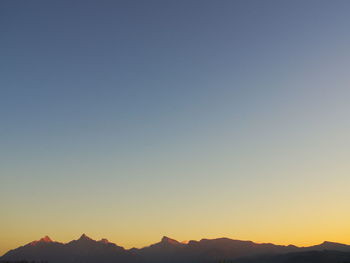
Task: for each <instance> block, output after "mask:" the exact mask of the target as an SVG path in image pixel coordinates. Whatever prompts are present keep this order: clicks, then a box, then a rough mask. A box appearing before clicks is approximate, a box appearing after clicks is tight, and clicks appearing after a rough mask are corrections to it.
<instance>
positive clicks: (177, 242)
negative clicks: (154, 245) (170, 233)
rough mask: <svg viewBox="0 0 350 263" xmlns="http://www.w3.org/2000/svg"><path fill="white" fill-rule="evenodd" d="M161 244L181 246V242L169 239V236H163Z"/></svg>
mask: <svg viewBox="0 0 350 263" xmlns="http://www.w3.org/2000/svg"><path fill="white" fill-rule="evenodd" d="M160 243H162V244H180V242H179V241H177V240H175V239H172V238H170V237H167V236H163V237H162V240H161V241H160Z"/></svg>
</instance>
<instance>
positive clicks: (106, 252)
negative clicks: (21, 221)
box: [0, 234, 350, 263]
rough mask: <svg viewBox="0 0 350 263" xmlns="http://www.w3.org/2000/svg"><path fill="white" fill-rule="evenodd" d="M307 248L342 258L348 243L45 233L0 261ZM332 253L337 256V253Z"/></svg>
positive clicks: (168, 258)
mask: <svg viewBox="0 0 350 263" xmlns="http://www.w3.org/2000/svg"><path fill="white" fill-rule="evenodd" d="M310 251H313V252H315V253H316V252H320V253H318V254H312V256H313V257H316V258H317V257H320V256H321V257H322V255H323V254H325V253H324V251H337V252H339V253H340V252H341V253H344V255H343V254H341V255H342V258H346V257H347V255H348V254H349V255H350V246H348V245H344V244H340V243H333V242H328V241H326V242H324V243H322V244H319V245H315V246H310V247H296V246H293V245H289V246H280V245H274V244H270V243H263V244H258V243H254V242H252V241H241V240H233V239H229V238H217V239H201V240H200V241H195V240H191V241H189V242H188V243H181V242H178V241H177V240H175V239H171V238H169V237H166V236H164V237H163V238H162V239H161V240H160V241H159V242H158V243H155V244H151V245H150V246H146V247H144V248H139V249H137V248H133V249H128V250H127V249H124V248H123V247H121V246H118V245H116V244H114V243H111V242H109V241H108V240H107V239H101V240H98V241H97V240H94V239H92V238H90V237H88V236H87V235H85V234H83V235H81V236H80V238H79V239H77V240H72V241H70V242H68V243H65V244H64V243H60V242H56V241H53V240H52V239H51V238H49V237H48V236H45V237H43V238H41V239H39V240H37V241H33V242H30V243H28V244H26V245H24V246H21V247H19V248H16V249H13V250H10V251H9V252H7V253H6V254H5V255H3V256H2V257H1V258H0V260H2V261H5V260H7V261H20V260H27V261H47V262H49V263H62V262H64V263H112V262H113V263H118V262H122V263H196V262H198V263H199V262H201V263H202V262H220V260H229V261H231V262H243V263H244V262H249V263H250V262H252V263H255V262H264V261H263V260H270V261H271V262H273V263H274V262H279V261H278V260H281V262H284V261H283V260H287V259H288V260H289V259H290V258H293V257H294V256H295V255H305V256H306V255H309V254H305V253H309V252H310ZM322 253H323V254H322ZM333 254H334V253H333ZM333 254H332V255H333ZM293 255H294V256H293ZM327 255H328V254H327ZM325 256H326V254H325ZM333 256H339V257H340V254H334V255H333ZM349 258H350V257H349ZM254 260H255V261H254ZM259 260H260V261H259ZM266 262H269V261H266ZM286 262H288V261H286ZM320 262H323V261H320Z"/></svg>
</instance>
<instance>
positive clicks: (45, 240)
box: [39, 236, 53, 243]
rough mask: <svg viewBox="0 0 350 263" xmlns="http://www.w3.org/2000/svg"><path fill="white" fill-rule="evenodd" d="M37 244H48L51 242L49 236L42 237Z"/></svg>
mask: <svg viewBox="0 0 350 263" xmlns="http://www.w3.org/2000/svg"><path fill="white" fill-rule="evenodd" d="M39 242H46V243H49V242H53V241H52V239H51V238H50V237H49V236H44V237H42V238H40V240H39Z"/></svg>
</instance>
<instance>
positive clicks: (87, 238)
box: [78, 233, 94, 241]
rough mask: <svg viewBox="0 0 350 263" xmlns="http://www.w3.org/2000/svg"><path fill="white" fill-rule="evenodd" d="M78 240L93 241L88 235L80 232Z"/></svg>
mask: <svg viewBox="0 0 350 263" xmlns="http://www.w3.org/2000/svg"><path fill="white" fill-rule="evenodd" d="M78 240H89V241H94V240H93V239H92V238H90V237H88V236H87V235H85V233H84V234H82V235H81V236H80V238H79V239H78Z"/></svg>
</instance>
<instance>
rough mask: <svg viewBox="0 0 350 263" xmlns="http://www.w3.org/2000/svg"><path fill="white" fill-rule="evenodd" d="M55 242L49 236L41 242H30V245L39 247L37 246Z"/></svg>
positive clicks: (41, 239)
mask: <svg viewBox="0 0 350 263" xmlns="http://www.w3.org/2000/svg"><path fill="white" fill-rule="evenodd" d="M51 242H53V240H52V239H51V238H50V237H49V236H44V237H42V238H40V239H39V240H35V241H32V242H30V243H29V244H30V245H32V246H33V245H37V244H42V243H51Z"/></svg>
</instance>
